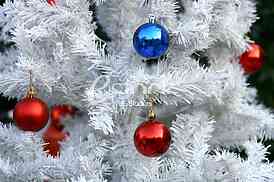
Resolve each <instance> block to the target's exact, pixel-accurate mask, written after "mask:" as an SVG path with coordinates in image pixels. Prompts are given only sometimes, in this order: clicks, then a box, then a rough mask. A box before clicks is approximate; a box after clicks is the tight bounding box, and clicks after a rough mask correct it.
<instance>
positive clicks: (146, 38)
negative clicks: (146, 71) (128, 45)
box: [133, 23, 169, 58]
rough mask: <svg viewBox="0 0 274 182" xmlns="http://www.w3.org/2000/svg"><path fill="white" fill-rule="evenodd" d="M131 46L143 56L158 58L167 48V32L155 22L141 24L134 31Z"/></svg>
mask: <svg viewBox="0 0 274 182" xmlns="http://www.w3.org/2000/svg"><path fill="white" fill-rule="evenodd" d="M133 46H134V48H135V50H136V51H137V52H138V54H140V55H141V56H143V57H145V58H158V57H160V56H162V55H164V54H165V52H166V51H167V49H168V46H169V35H168V32H167V30H166V29H165V28H164V27H163V26H161V25H159V24H156V23H146V24H143V25H141V26H140V27H139V28H138V29H137V30H136V32H135V33H134V37H133Z"/></svg>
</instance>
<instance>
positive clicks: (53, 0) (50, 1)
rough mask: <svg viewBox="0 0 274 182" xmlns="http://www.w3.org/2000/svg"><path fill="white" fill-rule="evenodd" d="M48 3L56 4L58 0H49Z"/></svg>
mask: <svg viewBox="0 0 274 182" xmlns="http://www.w3.org/2000/svg"><path fill="white" fill-rule="evenodd" d="M47 2H48V4H49V5H51V6H54V5H56V0H47Z"/></svg>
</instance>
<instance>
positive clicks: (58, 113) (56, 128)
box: [43, 105, 77, 157]
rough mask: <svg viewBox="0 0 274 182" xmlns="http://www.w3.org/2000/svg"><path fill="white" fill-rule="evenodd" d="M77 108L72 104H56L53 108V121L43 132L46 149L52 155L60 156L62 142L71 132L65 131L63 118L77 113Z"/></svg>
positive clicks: (51, 115)
mask: <svg viewBox="0 0 274 182" xmlns="http://www.w3.org/2000/svg"><path fill="white" fill-rule="evenodd" d="M76 111H77V109H76V108H75V107H73V106H70V105H56V106H53V107H52V108H51V113H50V117H51V122H50V125H49V127H48V128H47V130H46V131H45V132H44V133H43V140H44V145H43V148H44V151H46V153H47V154H49V155H51V156H52V157H58V156H59V155H60V150H61V144H60V143H61V142H64V141H65V140H66V139H67V138H68V136H69V133H68V132H65V131H64V125H63V123H62V119H63V118H64V117H67V116H71V117H72V116H73V115H75V114H76Z"/></svg>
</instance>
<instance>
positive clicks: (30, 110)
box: [13, 97, 49, 132]
mask: <svg viewBox="0 0 274 182" xmlns="http://www.w3.org/2000/svg"><path fill="white" fill-rule="evenodd" d="M13 119H14V121H15V123H16V125H17V127H18V128H19V129H21V130H24V131H32V132H37V131H39V130H41V129H42V128H44V127H45V126H46V125H47V122H48V119H49V110H48V106H47V104H46V103H45V102H43V101H42V100H41V99H39V98H35V97H32V98H25V99H22V100H21V101H20V102H18V103H17V104H16V105H15V108H14V110H13Z"/></svg>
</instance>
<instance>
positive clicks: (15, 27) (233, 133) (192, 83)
mask: <svg viewBox="0 0 274 182" xmlns="http://www.w3.org/2000/svg"><path fill="white" fill-rule="evenodd" d="M91 7H95V8H91ZM93 11H96V12H93ZM150 15H154V16H155V17H156V18H157V21H158V22H159V23H160V24H162V25H163V26H164V27H166V28H167V30H168V31H169V32H170V35H171V37H172V39H171V45H170V48H169V50H168V54H167V55H166V57H165V58H161V59H159V60H158V61H157V63H156V64H147V63H146V62H144V61H143V60H142V59H143V58H141V57H140V56H139V55H138V54H137V53H136V52H135V51H134V49H133V46H132V37H133V34H134V31H135V30H136V28H137V27H138V26H140V25H141V24H143V23H146V22H147V21H148V17H149V16H150ZM0 16H1V19H0V26H1V27H2V28H1V32H0V40H1V41H4V42H5V43H12V44H14V46H13V47H12V48H10V49H7V50H6V51H5V52H2V53H1V55H0V61H1V64H0V92H2V93H4V94H5V95H7V96H15V97H18V98H22V97H24V95H25V93H26V90H27V88H28V84H29V75H28V72H29V70H31V71H32V72H33V78H34V80H33V82H34V85H35V87H36V88H37V90H38V93H39V97H40V98H42V99H43V100H45V101H46V102H47V103H48V105H49V106H52V105H54V104H64V103H67V104H72V105H74V106H76V107H77V108H79V109H80V111H81V112H80V113H81V115H79V116H77V117H76V118H75V119H73V120H72V121H69V122H68V124H67V126H66V128H67V129H68V130H69V132H70V134H71V136H70V139H69V140H68V141H66V142H64V143H63V144H62V150H61V155H60V158H51V157H48V156H47V155H46V154H45V152H43V148H42V145H43V141H42V140H41V135H42V133H43V131H44V130H42V131H41V132H38V133H34V134H33V133H25V132H23V131H20V130H18V129H17V128H16V127H15V126H2V125H1V127H0V181H1V182H10V181H14V182H21V181H38V182H39V181H41V182H44V181H53V182H58V181H64V182H170V181H172V182H205V181H209V182H211V181H212V182H213V181H216V182H236V181H237V182H272V181H274V166H273V164H272V163H270V162H269V161H268V160H267V158H266V154H267V147H264V146H263V145H262V144H261V143H260V142H257V141H258V138H260V139H265V138H272V139H273V138H274V116H273V114H272V112H271V111H270V110H268V109H266V108H264V106H262V105H258V104H257V101H256V90H255V89H254V88H250V87H249V85H248V84H247V82H246V75H244V73H243V70H242V68H241V66H240V65H239V64H238V62H239V60H238V59H239V55H240V54H242V53H243V52H244V51H245V50H246V48H247V47H248V43H250V42H251V40H249V39H248V37H246V33H247V32H248V31H249V29H250V26H251V25H252V23H254V22H255V21H256V19H257V16H256V9H255V3H254V1H253V0H90V1H87V0H56V5H53V6H51V5H49V4H48V3H47V1H46V0H14V1H12V0H6V2H5V4H4V5H3V6H2V7H1V8H0ZM95 17H96V18H95ZM98 25H100V27H102V29H103V31H104V32H105V33H106V35H107V36H108V38H109V39H110V40H108V41H104V40H102V37H100V34H97V32H98V31H97V30H98ZM201 52H203V53H204V54H205V55H206V56H207V57H208V60H209V64H210V66H208V67H205V66H201V65H199V63H198V61H197V60H196V59H194V57H193V55H196V57H197V56H198V57H199V56H200V55H199V54H200V53H201ZM147 94H152V95H153V96H154V97H155V99H156V100H157V105H156V106H155V109H156V113H157V116H158V118H159V119H160V120H163V121H165V123H166V124H167V125H168V126H169V127H170V131H171V134H172V145H171V146H170V149H169V150H168V152H167V153H166V154H164V155H163V156H161V157H157V158H146V157H144V156H142V155H141V154H139V153H138V152H137V151H136V149H135V146H134V141H133V136H134V131H135V129H136V128H137V127H138V125H139V124H140V123H142V122H143V121H144V120H145V118H146V111H147V106H146V95H147ZM230 147H236V148H238V149H242V150H244V151H245V152H246V154H247V158H245V159H242V158H241V157H240V156H238V155H237V154H236V153H234V152H232V151H230V150H229V149H230Z"/></svg>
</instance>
